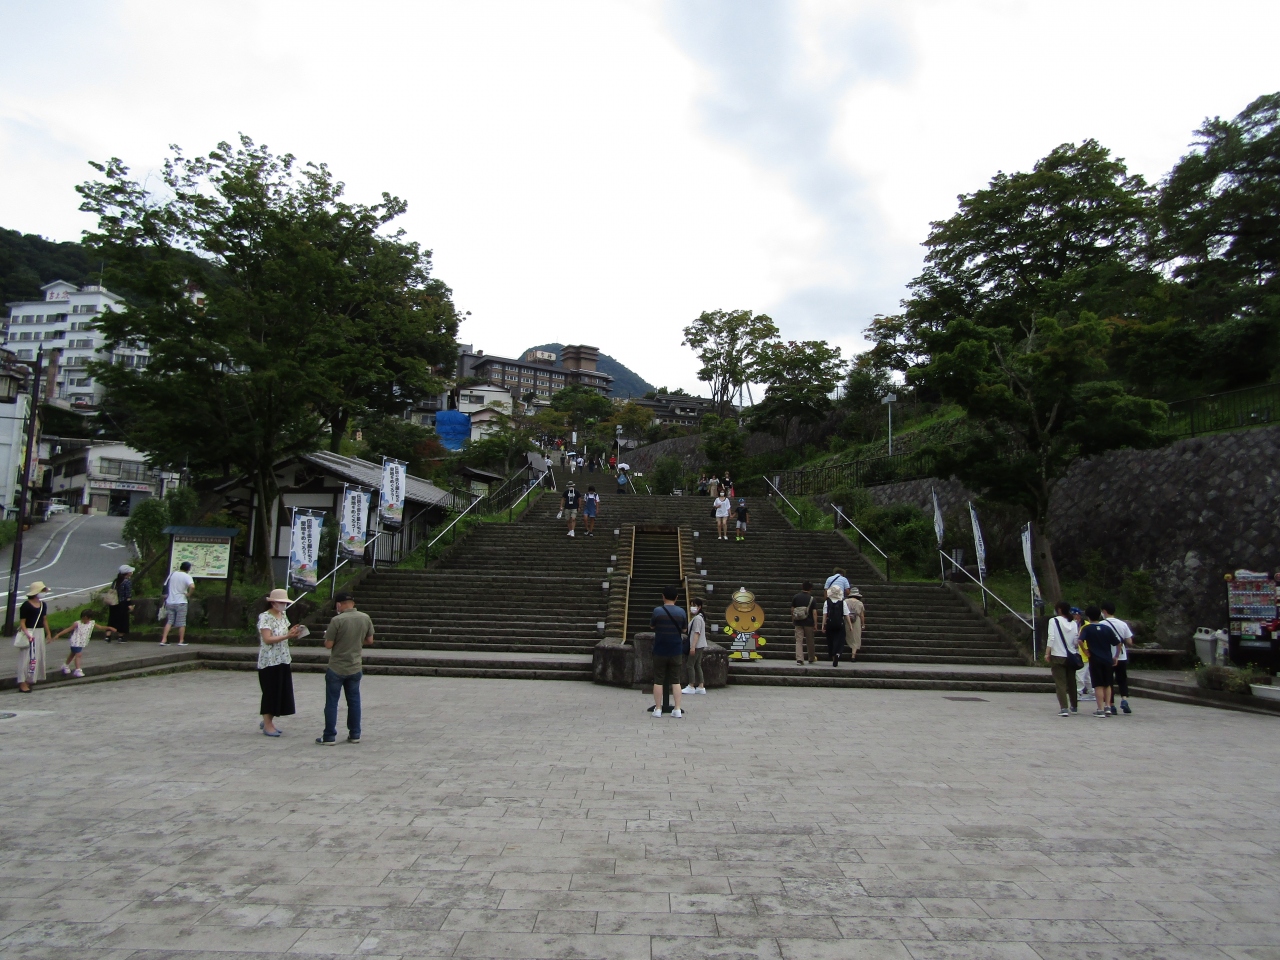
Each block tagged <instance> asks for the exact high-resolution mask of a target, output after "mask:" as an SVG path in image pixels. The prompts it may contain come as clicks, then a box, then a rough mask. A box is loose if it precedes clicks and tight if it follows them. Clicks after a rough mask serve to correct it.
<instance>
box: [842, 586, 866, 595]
mask: <svg viewBox="0 0 1280 960" xmlns="http://www.w3.org/2000/svg"><path fill="white" fill-rule="evenodd" d="M845 596H846V597H860V596H862V591H861V590H859V589H858V588H857V587H850V588H849V592H848V593H846V594H845Z"/></svg>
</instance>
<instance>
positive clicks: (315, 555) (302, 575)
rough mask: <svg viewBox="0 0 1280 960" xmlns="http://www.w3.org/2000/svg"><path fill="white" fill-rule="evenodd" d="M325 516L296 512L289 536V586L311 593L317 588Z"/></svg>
mask: <svg viewBox="0 0 1280 960" xmlns="http://www.w3.org/2000/svg"><path fill="white" fill-rule="evenodd" d="M323 525H324V516H323V515H322V514H316V513H311V512H303V511H297V510H295V511H294V514H293V529H292V530H291V531H290V534H289V586H291V587H293V588H294V589H295V590H304V591H307V592H310V591H312V590H314V589H315V588H316V579H317V573H318V569H317V568H318V563H317V561H318V560H319V557H320V528H321V527H322V526H323Z"/></svg>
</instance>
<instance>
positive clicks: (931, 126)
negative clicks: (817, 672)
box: [0, 0, 1280, 393]
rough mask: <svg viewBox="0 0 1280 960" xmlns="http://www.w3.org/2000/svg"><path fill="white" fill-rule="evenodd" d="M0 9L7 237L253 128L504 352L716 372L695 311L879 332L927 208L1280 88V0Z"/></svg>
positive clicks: (247, 1) (1155, 135) (1148, 137)
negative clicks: (387, 212)
mask: <svg viewBox="0 0 1280 960" xmlns="http://www.w3.org/2000/svg"><path fill="white" fill-rule="evenodd" d="M1207 10H1208V8H1207V7H1206V6H1205V5H1204V4H1203V3H1202V2H1197V3H1192V2H1184V0H1162V2H1154V0H1153V2H1139V0H1107V2H1094V0H1070V2H1059V0H1025V2H1024V0H897V2H892V3H886V2H870V0H868V2H863V0H467V2H465V3H458V2H456V0H406V2H399V0H363V2H361V3H351V2H350V0H343V2H336V0H305V2H291V0H217V2H214V0H183V2H182V3H173V2H171V0H58V2H49V3H33V2H30V0H0V44H2V48H3V49H4V51H5V55H4V62H5V63H4V69H3V70H2V71H0V226H4V227H7V228H9V229H15V230H21V231H23V232H27V233H38V234H41V235H43V236H46V237H48V238H50V239H54V240H68V239H78V238H79V236H80V233H81V231H82V230H85V229H86V228H89V227H92V226H93V224H92V221H91V219H90V218H89V217H88V216H87V215H86V214H83V213H80V212H79V211H78V209H77V207H78V197H77V195H76V194H75V191H74V187H75V185H76V184H77V183H80V182H82V181H84V180H86V179H88V178H90V177H91V176H92V175H93V172H94V171H93V170H92V169H91V168H90V167H89V166H88V162H89V161H90V160H104V159H106V158H108V157H113V156H114V157H119V158H121V159H122V160H123V161H124V162H125V163H126V164H127V165H128V166H129V167H130V168H131V169H132V170H133V172H134V173H135V175H136V176H138V177H139V178H141V179H147V178H148V177H153V176H154V173H155V171H157V170H159V169H160V167H161V165H162V163H163V161H164V158H165V156H166V155H167V153H168V148H169V145H170V144H178V145H180V146H181V147H182V148H183V149H184V151H185V152H187V153H188V154H197V153H202V152H204V151H207V150H208V149H210V148H212V147H213V146H214V145H215V144H216V143H217V142H218V141H220V140H232V139H234V138H235V137H236V136H237V135H238V134H239V133H242V132H243V133H245V134H247V135H249V136H250V137H252V138H253V139H254V140H256V141H258V142H260V143H265V144H267V145H269V146H270V147H271V148H272V149H273V150H275V151H278V152H282V153H283V152H289V153H293V154H294V155H296V156H297V157H298V158H299V159H302V160H314V161H322V162H325V163H327V164H329V166H330V168H331V169H332V170H333V171H334V173H335V174H336V175H337V176H338V178H339V179H341V180H343V181H344V182H345V183H346V185H347V191H348V196H349V197H351V198H352V199H355V200H361V201H367V202H374V201H376V200H378V199H379V197H380V196H381V194H382V192H383V191H388V192H390V193H393V194H395V195H397V196H400V197H403V198H404V199H405V200H407V201H408V204H409V209H408V212H407V213H406V214H405V215H404V217H403V218H402V219H401V221H400V223H401V225H402V226H403V227H404V228H405V230H406V231H407V233H408V235H409V236H410V237H411V238H412V239H414V240H417V241H419V242H420V243H421V244H422V245H423V246H424V247H426V248H429V249H431V250H432V251H433V254H434V258H433V259H434V264H435V274H436V275H437V276H438V277H439V278H440V279H442V280H443V281H445V282H446V283H447V284H449V285H450V287H452V289H453V291H454V299H455V302H456V303H457V304H458V306H459V308H460V309H462V310H464V311H470V316H468V317H467V318H466V320H465V322H464V324H463V327H462V330H461V331H460V334H459V339H460V340H462V341H463V342H467V343H472V344H474V345H475V346H476V347H477V348H479V349H482V350H484V351H485V352H487V353H495V354H500V355H510V354H512V353H515V352H517V351H520V350H522V349H524V348H526V347H529V346H532V345H534V344H538V343H544V342H548V341H558V342H561V343H590V344H593V345H596V346H598V347H600V348H601V349H602V350H603V351H604V352H606V353H608V354H611V355H612V356H614V357H617V358H618V359H620V360H621V361H622V362H624V363H626V364H627V365H628V366H630V367H631V368H632V369H634V370H636V371H637V372H638V373H640V374H641V375H642V376H643V377H645V378H646V379H648V380H649V381H650V382H652V383H654V384H655V385H658V386H663V385H666V386H669V387H672V388H674V387H684V388H685V389H687V390H690V391H691V392H703V393H705V392H706V388H705V385H703V384H700V383H699V382H698V381H697V377H696V373H697V367H698V364H697V362H696V359H695V358H694V356H693V354H692V352H691V351H690V350H689V349H688V348H686V347H682V346H681V339H682V333H681V331H682V329H683V327H684V326H685V325H686V324H688V323H689V322H690V321H692V320H693V319H695V318H696V317H697V316H698V315H699V314H700V313H701V312H702V311H704V310H715V309H726V310H728V309H751V310H754V311H757V312H765V313H768V314H769V315H770V316H771V317H773V319H774V321H775V322H776V323H777V325H778V326H779V327H780V328H781V331H782V336H783V337H784V338H785V339H795V340H802V339H805V340H807V339H823V340H828V341H830V342H832V343H834V344H837V345H839V346H840V347H841V348H842V349H843V350H844V351H845V355H846V356H851V355H852V354H854V353H856V352H857V351H859V350H861V349H864V348H865V343H864V341H863V339H862V333H863V330H864V329H865V327H866V326H867V324H868V323H869V322H870V320H871V319H872V317H874V316H875V315H876V314H877V313H892V312H894V311H895V310H896V309H897V308H898V304H899V302H900V301H901V299H902V298H903V296H904V295H905V288H906V284H907V283H908V282H910V280H911V279H912V278H913V277H914V276H915V275H916V274H917V273H918V272H919V270H920V267H921V264H922V253H923V250H922V247H921V242H922V241H923V240H924V239H925V238H926V236H927V235H928V231H929V224H930V223H931V222H933V221H937V220H942V219H945V218H947V217H949V216H950V215H951V214H953V213H954V212H955V210H956V206H957V204H956V197H957V195H958V194H961V193H967V192H972V191H974V190H977V189H980V188H981V187H982V186H984V185H985V184H986V183H987V182H988V181H989V180H990V178H991V177H992V176H993V175H994V174H995V173H996V172H998V171H1006V172H1012V171H1015V170H1026V169H1029V168H1030V167H1031V166H1032V165H1033V164H1034V163H1035V162H1036V160H1037V159H1039V158H1040V157H1043V156H1044V155H1045V154H1047V153H1048V152H1049V151H1050V150H1052V149H1053V148H1054V147H1056V146H1057V145H1059V144H1061V143H1065V142H1076V143H1078V142H1080V141H1082V140H1084V139H1087V138H1090V137H1092V138H1095V139H1097V140H1098V141H1100V142H1101V143H1102V144H1103V145H1104V146H1106V147H1108V148H1110V149H1111V150H1112V151H1113V152H1114V153H1115V154H1116V155H1118V156H1120V157H1123V158H1125V160H1126V161H1127V162H1128V164H1129V166H1130V169H1131V170H1133V171H1135V172H1137V173H1141V174H1143V175H1144V176H1146V177H1147V178H1148V179H1150V180H1158V179H1159V178H1160V177H1161V176H1162V175H1163V174H1164V173H1166V172H1167V171H1168V169H1169V168H1170V167H1171V166H1172V164H1173V163H1174V162H1176V160H1177V159H1178V158H1179V157H1180V156H1182V155H1184V154H1185V153H1186V152H1187V151H1188V149H1189V148H1190V146H1191V144H1192V141H1193V139H1194V130H1195V129H1196V127H1198V126H1199V125H1200V124H1201V123H1202V122H1203V120H1204V119H1205V118H1207V117H1212V116H1218V115H1221V116H1224V117H1227V116H1233V115H1235V114H1236V113H1238V112H1239V111H1240V110H1242V109H1243V108H1244V107H1245V106H1246V104H1248V103H1249V102H1250V101H1251V100H1252V99H1254V98H1255V97H1257V96H1260V95H1262V94H1264V93H1272V92H1275V91H1277V90H1280V57H1277V56H1276V49H1277V41H1280V4H1278V3H1275V2H1274V0H1268V2H1259V0H1217V2H1216V3H1214V4H1213V5H1212V16H1208V15H1207Z"/></svg>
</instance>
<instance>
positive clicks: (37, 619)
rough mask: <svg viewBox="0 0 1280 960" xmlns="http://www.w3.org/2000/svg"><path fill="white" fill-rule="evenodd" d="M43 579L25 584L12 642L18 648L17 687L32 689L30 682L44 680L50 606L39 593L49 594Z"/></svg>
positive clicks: (28, 690)
mask: <svg viewBox="0 0 1280 960" xmlns="http://www.w3.org/2000/svg"><path fill="white" fill-rule="evenodd" d="M48 592H49V588H48V587H47V586H45V583H44V581H43V580H37V581H36V582H35V583H33V584H31V586H29V587H27V599H26V600H25V601H24V602H23V604H22V607H21V608H20V609H19V610H18V632H17V633H16V634H14V637H13V645H14V646H15V647H17V648H18V689H19V690H20V691H22V692H23V693H30V692H31V685H32V684H34V683H36V682H37V681H40V680H43V679H44V648H45V645H46V644H47V643H48V642H49V636H48V630H47V627H48V623H47V620H48V617H49V608H48V605H46V604H45V602H44V601H43V600H41V599H40V595H41V594H43V593H48Z"/></svg>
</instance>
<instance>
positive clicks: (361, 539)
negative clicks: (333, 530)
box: [338, 485, 371, 561]
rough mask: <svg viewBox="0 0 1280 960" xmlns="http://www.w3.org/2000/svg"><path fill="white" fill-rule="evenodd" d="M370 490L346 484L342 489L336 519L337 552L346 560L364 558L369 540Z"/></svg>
mask: <svg viewBox="0 0 1280 960" xmlns="http://www.w3.org/2000/svg"><path fill="white" fill-rule="evenodd" d="M370 493H371V491H369V490H367V489H366V488H364V487H353V486H350V485H347V486H345V487H343V490H342V512H341V513H340V514H339V520H338V552H339V554H341V555H342V556H343V557H345V558H346V559H348V560H355V561H360V560H363V559H364V548H365V546H366V545H367V544H368V542H369V500H370V499H371V497H370Z"/></svg>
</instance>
